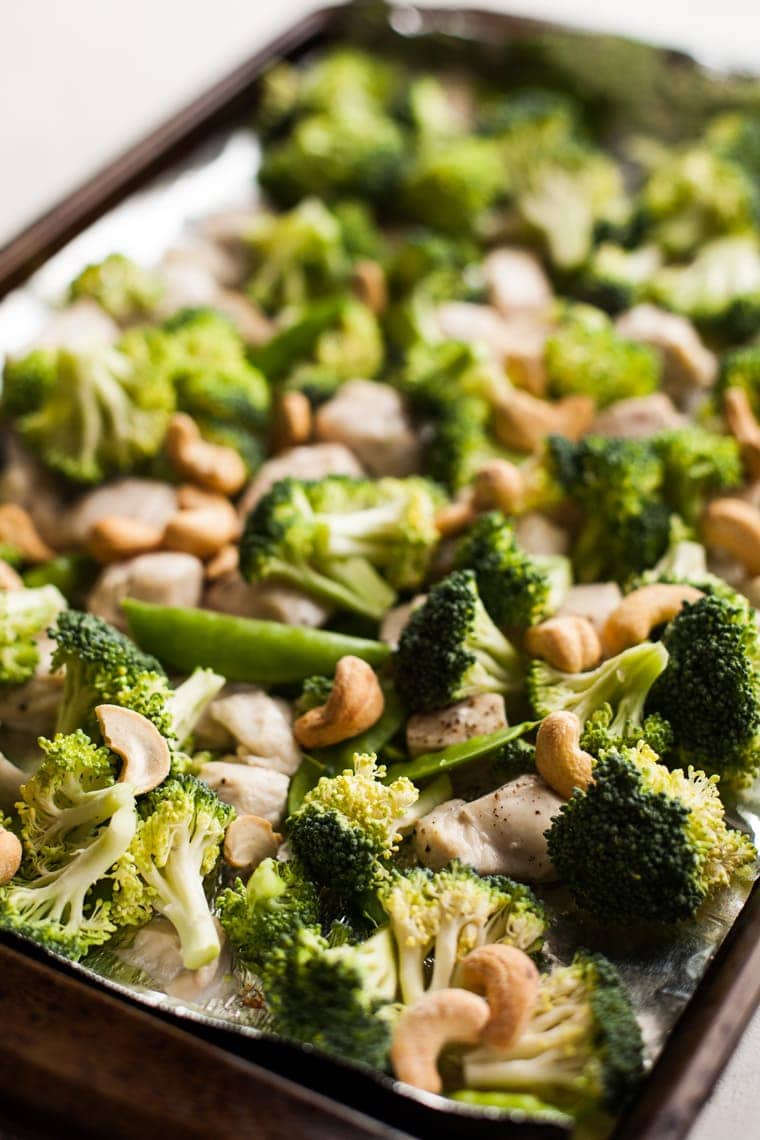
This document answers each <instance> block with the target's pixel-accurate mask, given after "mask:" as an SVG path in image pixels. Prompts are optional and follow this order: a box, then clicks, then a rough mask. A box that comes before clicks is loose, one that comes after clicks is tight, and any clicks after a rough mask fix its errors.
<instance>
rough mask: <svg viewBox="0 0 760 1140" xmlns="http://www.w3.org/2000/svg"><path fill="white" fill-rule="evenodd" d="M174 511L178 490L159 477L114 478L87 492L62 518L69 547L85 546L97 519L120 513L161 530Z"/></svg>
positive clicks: (121, 515)
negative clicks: (69, 543)
mask: <svg viewBox="0 0 760 1140" xmlns="http://www.w3.org/2000/svg"><path fill="white" fill-rule="evenodd" d="M176 510H177V491H176V489H175V488H174V487H172V486H171V485H170V484H169V483H162V482H160V481H159V480H158V479H135V478H132V477H127V478H125V479H114V480H113V481H112V482H110V483H106V484H104V485H103V486H102V487H97V488H96V489H95V490H94V491H88V492H87V493H86V494H84V495H82V497H81V498H80V499H78V500H77V501H76V503H75V504H74V506H73V507H72V508H71V509H70V510H69V511H68V513H67V517H66V519H65V520H64V525H65V528H66V533H67V534H68V535H69V536H70V542H71V545H72V546H84V545H85V543H86V541H87V537H88V535H89V533H90V531H91V530H92V528H93V526H94V525H95V523H96V522H100V520H101V519H104V518H108V517H112V516H119V517H121V518H127V519H139V520H140V522H144V523H148V524H149V525H150V526H154V527H156V529H157V530H161V529H163V527H164V526H165V525H166V523H167V522H168V521H169V519H170V518H171V517H172V515H173V514H175V512H176Z"/></svg>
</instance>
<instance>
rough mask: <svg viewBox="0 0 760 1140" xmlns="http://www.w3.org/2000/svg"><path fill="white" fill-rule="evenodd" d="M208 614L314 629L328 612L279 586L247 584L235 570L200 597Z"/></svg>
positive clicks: (284, 586) (310, 600)
mask: <svg viewBox="0 0 760 1140" xmlns="http://www.w3.org/2000/svg"><path fill="white" fill-rule="evenodd" d="M203 605H204V607H205V608H206V609H208V610H217V611H218V612H219V613H223V614H237V615H238V616H239V617H250V618H260V619H262V620H263V621H281V622H284V623H285V625H303V626H306V627H307V628H309V629H316V628H317V626H320V625H324V623H325V622H326V621H327V619H328V617H329V616H330V610H329V609H328V607H327V606H324V605H323V604H322V603H321V602H317V601H315V600H314V598H310V597H309V595H308V594H302V593H301V591H300V590H296V589H295V588H294V587H293V586H287V585H285V584H284V583H282V584H281V583H279V582H253V583H249V582H246V581H245V580H244V579H243V578H242V577H241V575H240V574H239V573H238V571H237V570H235V571H233V573H231V574H225V575H224V577H222V578H218V579H217V581H216V582H211V583H210V584H209V585H208V586H207V588H206V592H205V594H204V597H203Z"/></svg>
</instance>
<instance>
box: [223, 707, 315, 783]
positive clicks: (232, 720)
mask: <svg viewBox="0 0 760 1140" xmlns="http://www.w3.org/2000/svg"><path fill="white" fill-rule="evenodd" d="M209 716H210V717H211V719H212V720H214V721H216V723H217V724H220V725H222V727H223V728H225V729H226V730H227V732H228V733H229V734H230V735H231V736H232V738H233V739H234V740H235V741H236V742H237V744H238V754H239V755H240V756H241V758H242V757H245V762H246V763H247V764H254V765H258V764H263V765H265V766H266V767H268V768H272V769H274V770H275V771H277V772H284V773H285V775H287V776H292V775H293V773H294V772H295V771H296V769H297V768H298V767H299V765H300V763H301V759H302V758H301V751H300V749H299V747H298V745H297V744H296V741H295V737H294V736H293V727H292V726H293V715H292V712H291V709H290V705H289V704H288V703H287V701H283V700H280V699H279V698H277V697H270V696H268V695H267V693H265V692H264V690H263V689H258V688H255V687H254V686H250V687H248V688H246V689H244V690H242V691H241V690H239V691H238V692H235V693H231V694H228V695H226V696H225V695H222V696H221V697H217V699H216V700H215V701H212V703H211V705H210V706H209Z"/></svg>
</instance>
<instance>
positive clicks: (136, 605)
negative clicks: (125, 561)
mask: <svg viewBox="0 0 760 1140" xmlns="http://www.w3.org/2000/svg"><path fill="white" fill-rule="evenodd" d="M123 605H124V611H125V613H126V615H127V621H128V622H129V629H130V632H131V634H132V636H133V637H134V639H135V641H136V642H137V644H138V645H139V646H140V648H141V649H144V650H145V651H146V653H152V654H153V655H154V656H155V657H158V659H159V661H161V662H162V663H163V664H165V665H168V666H170V667H172V668H174V669H177V670H180V671H181V672H183V673H191V672H192V671H193V669H195V668H197V667H199V666H200V667H202V668H206V669H213V670H214V671H215V672H216V673H221V674H222V675H223V676H224V677H226V678H227V680H228V681H249V682H251V683H252V684H256V685H286V684H294V683H296V682H298V681H303V680H304V679H305V678H306V677H311V676H313V675H314V674H317V673H326V674H330V673H333V672H334V670H335V666H336V665H337V663H338V661H339V660H340V659H341V657H345V656H346V654H353V655H354V656H355V657H361V658H362V660H364V661H367V662H368V663H369V664H370V665H380V664H382V662H383V661H385V659H386V658H387V657H388V654H389V653H390V650H389V648H388V646H387V645H384V644H383V643H382V642H380V641H367V640H365V639H364V638H360V637H346V636H345V635H344V634H341V633H331V632H329V631H328V630H323V629H304V628H303V627H301V626H296V625H283V624H282V623H281V622H276V621H254V620H253V619H252V618H241V617H232V616H231V615H229V614H220V613H214V612H212V611H211V610H198V609H182V608H180V607H175V606H156V605H152V604H150V603H148V602H138V601H135V599H134V598H128V599H127V600H126V601H125V602H124V603H123Z"/></svg>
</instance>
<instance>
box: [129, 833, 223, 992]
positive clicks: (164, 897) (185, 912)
mask: <svg viewBox="0 0 760 1140" xmlns="http://www.w3.org/2000/svg"><path fill="white" fill-rule="evenodd" d="M204 842H205V835H204V834H200V835H196V836H194V838H193V839H190V840H186V839H180V840H179V842H176V841H175V845H174V846H173V848H172V851H171V853H170V855H169V858H168V859H167V861H166V863H165V865H164V866H163V867H162V868H160V869H159V868H157V867H156V866H155V865H152V866H151V867H149V868H148V869H146V871H145V872H144V874H145V881H146V882H147V883H148V885H149V886H150V887H152V888H153V890H154V891H155V892H156V896H157V899H156V902H155V907H156V910H157V911H159V912H160V913H161V914H163V915H164V916H165V917H166V918H168V920H169V922H170V923H171V924H172V926H173V927H174V929H175V930H176V931H177V934H178V935H179V944H180V951H181V954H182V965H183V966H184V967H185V969H186V970H198V969H200V967H201V966H205V965H207V964H208V963H209V962H213V961H214V959H215V958H217V957H218V956H219V952H220V950H221V943H220V941H219V934H218V933H217V929H216V925H215V923H214V919H213V917H212V915H211V911H210V909H209V905H208V899H207V898H206V892H205V890H204V888H203V879H202V878H201V875H200V870H199V868H200V866H201V863H202V861H203V848H204Z"/></svg>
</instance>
